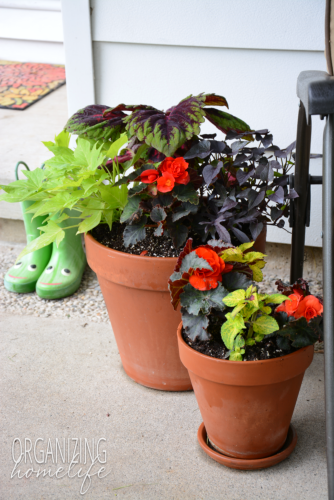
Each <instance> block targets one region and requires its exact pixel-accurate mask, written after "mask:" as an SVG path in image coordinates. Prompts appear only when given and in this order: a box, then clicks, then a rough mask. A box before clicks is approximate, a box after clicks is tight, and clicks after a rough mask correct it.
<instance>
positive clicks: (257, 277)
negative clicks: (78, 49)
mask: <svg viewBox="0 0 334 500" xmlns="http://www.w3.org/2000/svg"><path fill="white" fill-rule="evenodd" d="M249 267H250V269H251V270H252V271H253V280H254V281H257V282H260V281H262V280H263V273H262V271H261V269H259V267H258V266H257V265H256V264H254V265H252V264H249Z"/></svg>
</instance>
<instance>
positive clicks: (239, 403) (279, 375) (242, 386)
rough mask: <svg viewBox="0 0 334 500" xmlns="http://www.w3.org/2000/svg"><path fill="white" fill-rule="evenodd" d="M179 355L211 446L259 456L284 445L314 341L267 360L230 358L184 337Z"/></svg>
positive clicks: (230, 452)
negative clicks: (210, 352)
mask: <svg viewBox="0 0 334 500" xmlns="http://www.w3.org/2000/svg"><path fill="white" fill-rule="evenodd" d="M177 335H178V342H179V351H180V358H181V361H182V363H183V364H184V366H186V368H187V369H188V371H189V375H190V379H191V382H192V385H193V388H194V391H195V395H196V399H197V403H198V406H199V409H200V411H201V414H202V418H203V421H204V425H205V428H206V432H207V435H208V438H209V440H210V442H211V444H212V446H213V447H214V448H215V449H216V450H217V451H219V452H221V453H223V454H224V455H227V456H230V457H235V458H240V459H259V458H264V457H269V456H272V455H274V454H275V453H277V452H278V450H280V449H281V448H282V446H283V445H284V443H285V441H286V438H287V435H288V430H289V425H290V421H291V418H292V414H293V410H294V407H295V404H296V401H297V397H298V393H299V389H300V386H301V383H302V380H303V377H304V372H305V370H306V368H307V367H308V366H309V365H310V364H311V362H312V359H313V351H314V348H313V346H308V347H304V348H303V349H299V350H298V351H296V352H294V353H292V354H288V355H287V356H283V357H281V358H276V359H269V360H265V361H244V362H240V361H228V360H221V359H216V358H212V357H210V356H206V355H204V354H201V353H199V352H197V351H195V350H194V349H192V348H191V347H189V345H188V344H186V342H185V341H184V340H183V338H182V323H181V324H180V325H179V328H178V332H177Z"/></svg>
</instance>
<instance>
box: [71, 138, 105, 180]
mask: <svg viewBox="0 0 334 500" xmlns="http://www.w3.org/2000/svg"><path fill="white" fill-rule="evenodd" d="M102 147H103V144H102V145H101V146H100V147H97V145H96V144H94V146H93V147H92V149H91V145H90V142H89V141H87V140H85V139H83V138H82V137H78V140H77V147H76V149H75V151H74V157H75V161H76V162H77V163H78V165H81V166H85V167H87V169H88V170H89V171H91V172H94V171H95V170H96V169H97V167H99V166H100V165H101V164H102V162H103V160H104V158H105V155H104V154H103V153H101V150H102Z"/></svg>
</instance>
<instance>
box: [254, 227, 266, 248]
mask: <svg viewBox="0 0 334 500" xmlns="http://www.w3.org/2000/svg"><path fill="white" fill-rule="evenodd" d="M266 241H267V226H266V224H265V225H264V226H263V229H262V231H261V233H260V234H259V236H258V237H257V238H256V240H255V243H254V245H253V247H252V248H251V249H250V252H261V253H266Z"/></svg>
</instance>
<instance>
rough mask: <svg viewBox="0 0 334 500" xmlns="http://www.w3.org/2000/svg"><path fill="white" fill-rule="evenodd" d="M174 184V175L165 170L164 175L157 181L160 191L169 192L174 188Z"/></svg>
mask: <svg viewBox="0 0 334 500" xmlns="http://www.w3.org/2000/svg"><path fill="white" fill-rule="evenodd" d="M174 185H175V180H174V177H173V176H172V174H170V173H169V172H163V173H162V177H159V179H158V182H157V188H158V191H160V193H168V192H169V191H171V190H172V189H173V187H174Z"/></svg>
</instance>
